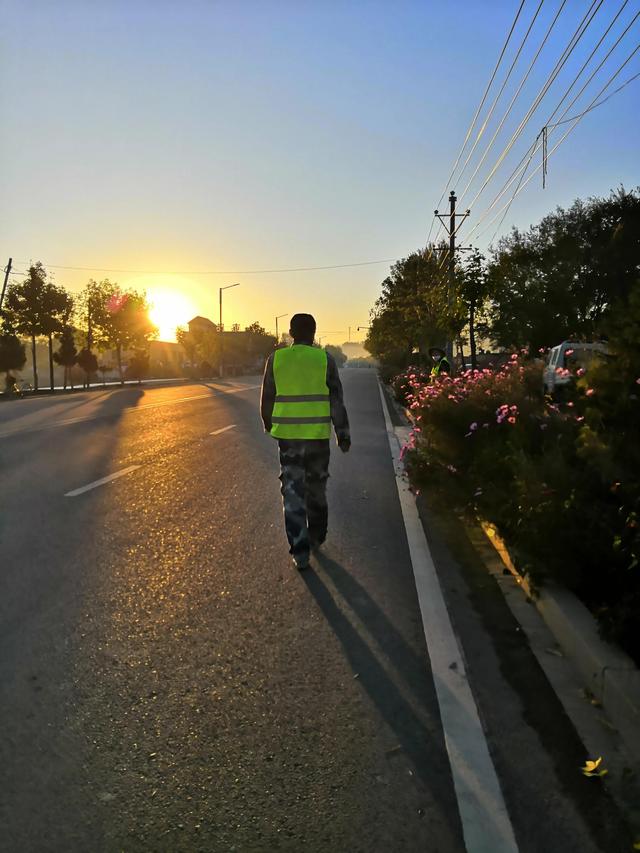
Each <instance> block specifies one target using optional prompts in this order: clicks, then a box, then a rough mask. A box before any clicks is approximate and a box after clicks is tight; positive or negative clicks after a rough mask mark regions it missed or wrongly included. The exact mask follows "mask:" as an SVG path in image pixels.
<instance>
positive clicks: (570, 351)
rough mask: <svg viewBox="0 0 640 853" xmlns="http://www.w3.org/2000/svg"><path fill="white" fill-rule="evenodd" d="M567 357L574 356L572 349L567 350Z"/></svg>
mask: <svg viewBox="0 0 640 853" xmlns="http://www.w3.org/2000/svg"><path fill="white" fill-rule="evenodd" d="M565 355H573V350H572V349H568V350H566V351H565Z"/></svg>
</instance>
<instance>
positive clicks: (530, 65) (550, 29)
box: [461, 0, 567, 198]
mask: <svg viewBox="0 0 640 853" xmlns="http://www.w3.org/2000/svg"><path fill="white" fill-rule="evenodd" d="M566 2H567V0H562V3H561V4H560V7H559V9H558V11H557V12H556V14H555V17H554V18H553V20H552V21H551V24H550V25H549V27H548V28H547V32H546V33H545V36H544V38H543V39H542V41H541V42H540V47H539V48H538V50H537V51H536V54H535V56H534V57H533V59H532V60H531V63H530V64H529V67H528V68H527V71H526V73H525V75H524V77H523V78H522V80H521V81H520V85H519V86H518V88H517V89H516V91H515V94H514V95H513V97H512V98H511V103H510V104H509V106H508V107H507V110H506V112H505V114H504V115H503V116H502V119H501V120H500V123H499V125H498V126H497V128H496V129H495V131H494V133H493V136H492V137H491V140H490V141H489V144H488V145H487V147H486V148H485V150H484V154H483V155H482V157H481V158H480V161H479V163H478V164H477V166H476V168H475V169H474V172H473V174H472V175H471V177H470V178H469V180H468V181H467V185H466V187H465V188H464V190H463V191H462V196H461V198H463V197H464V196H465V194H466V193H467V191H468V189H469V187H470V186H471V184H472V183H473V180H474V178H475V176H476V175H477V174H478V172H479V171H480V168H481V166H482V164H483V163H484V161H485V160H486V158H487V155H488V153H489V151H490V150H491V148H492V147H493V143H494V142H495V141H496V137H497V136H498V134H499V133H500V131H501V130H502V128H503V126H504V123H505V121H506V120H507V118H508V117H509V114H510V113H511V110H512V109H513V105H514V104H515V102H516V100H517V98H518V95H519V94H520V92H521V91H522V88H523V86H524V84H525V83H526V82H527V80H528V79H529V75H530V74H531V72H532V71H533V67H534V65H535V64H536V62H537V61H538V57H539V56H540V54H541V53H542V50H543V48H544V46H545V44H546V43H547V41H548V39H549V36H550V35H551V31H552V30H553V28H554V27H555V25H556V22H557V20H558V18H559V17H560V14H561V12H562V10H563V9H564V7H565V5H566ZM463 171H464V170H463Z"/></svg>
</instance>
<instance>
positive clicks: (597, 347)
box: [542, 341, 609, 394]
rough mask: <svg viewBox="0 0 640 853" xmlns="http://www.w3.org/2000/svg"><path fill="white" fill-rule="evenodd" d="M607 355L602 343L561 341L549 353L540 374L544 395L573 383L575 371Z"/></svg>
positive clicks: (605, 346)
mask: <svg viewBox="0 0 640 853" xmlns="http://www.w3.org/2000/svg"><path fill="white" fill-rule="evenodd" d="M608 354H609V350H608V347H607V345H606V344H605V343H602V341H596V342H595V343H591V344H586V343H584V342H583V341H563V342H562V343H561V344H558V346H556V347H553V349H551V350H550V351H549V356H548V358H547V363H546V364H545V366H544V373H543V374H542V384H543V386H544V393H545V394H554V393H557V392H558V391H560V390H561V389H562V388H564V387H566V386H567V385H569V383H570V382H573V380H574V379H575V375H576V370H578V369H579V368H581V367H582V368H584V369H585V370H586V369H587V368H588V367H589V366H590V365H591V363H592V362H593V360H594V359H595V358H603V357H606V356H607V355H608Z"/></svg>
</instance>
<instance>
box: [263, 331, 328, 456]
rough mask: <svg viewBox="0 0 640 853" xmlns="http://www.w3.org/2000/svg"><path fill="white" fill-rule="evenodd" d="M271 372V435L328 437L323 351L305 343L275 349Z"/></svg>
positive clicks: (325, 370)
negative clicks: (273, 393) (273, 382)
mask: <svg viewBox="0 0 640 853" xmlns="http://www.w3.org/2000/svg"><path fill="white" fill-rule="evenodd" d="M273 376H274V379H275V383H276V398H275V403H274V406H273V414H272V416H271V423H272V427H271V435H273V436H274V437H275V438H290V439H296V438H297V439H310V438H316V439H319V438H323V439H325V438H330V437H331V411H330V407H329V388H328V386H327V354H326V352H325V351H324V350H323V349H319V348H318V347H311V346H307V345H306V344H294V345H293V346H292V347H288V348H286V349H279V350H276V351H275V353H274V356H273Z"/></svg>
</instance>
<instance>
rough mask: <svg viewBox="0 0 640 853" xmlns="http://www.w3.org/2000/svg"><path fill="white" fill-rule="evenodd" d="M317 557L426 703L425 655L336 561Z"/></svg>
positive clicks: (391, 659)
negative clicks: (413, 647) (407, 639)
mask: <svg viewBox="0 0 640 853" xmlns="http://www.w3.org/2000/svg"><path fill="white" fill-rule="evenodd" d="M316 559H317V561H318V563H319V564H320V566H321V568H322V569H323V570H324V571H325V572H326V573H327V575H328V576H329V577H330V578H331V581H332V583H333V585H334V586H335V587H336V589H337V590H338V592H339V593H340V595H341V596H342V597H343V598H344V600H345V601H346V602H347V604H348V605H349V607H350V608H351V609H352V610H353V611H354V613H356V615H357V616H358V617H359V619H360V620H361V621H362V623H363V624H364V625H365V627H366V628H367V631H368V632H369V633H370V634H371V636H372V637H373V638H374V639H375V640H376V642H377V643H378V644H379V646H380V648H381V649H382V650H383V652H384V654H385V656H386V657H387V658H388V659H389V661H390V662H391V663H392V664H393V667H394V669H395V670H396V671H397V672H398V674H399V675H401V676H402V678H403V679H404V681H405V684H406V686H407V687H408V688H409V689H410V690H411V692H412V693H413V694H414V695H415V697H416V699H417V700H418V701H419V702H421V703H423V704H427V703H428V702H429V699H430V696H429V691H428V689H427V673H428V671H429V662H428V658H427V657H426V656H420V655H418V654H417V653H416V652H415V650H414V649H412V648H411V646H410V645H409V644H408V643H407V641H406V640H405V638H404V637H403V636H402V634H401V633H400V631H399V630H398V629H397V628H396V626H395V625H394V624H393V622H391V620H390V619H389V617H388V616H387V615H386V614H385V613H384V612H383V611H382V610H381V609H380V607H379V605H378V604H376V602H375V601H374V600H373V598H371V596H370V595H369V593H368V592H367V590H366V589H365V588H364V587H363V586H362V584H361V583H360V582H359V581H357V580H356V579H355V578H354V577H353V576H352V575H350V574H349V572H347V571H346V570H345V569H344V568H343V567H342V566H341V565H340V564H339V563H337V562H336V561H335V560H332V559H331V558H330V557H328V556H327V555H326V554H325V553H323V552H319V553H318V554H317V555H316ZM434 701H435V698H434Z"/></svg>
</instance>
